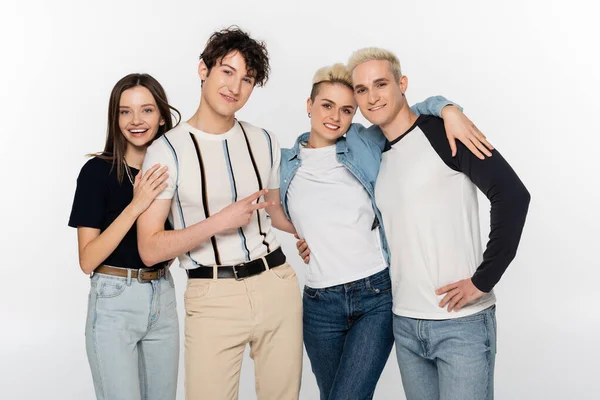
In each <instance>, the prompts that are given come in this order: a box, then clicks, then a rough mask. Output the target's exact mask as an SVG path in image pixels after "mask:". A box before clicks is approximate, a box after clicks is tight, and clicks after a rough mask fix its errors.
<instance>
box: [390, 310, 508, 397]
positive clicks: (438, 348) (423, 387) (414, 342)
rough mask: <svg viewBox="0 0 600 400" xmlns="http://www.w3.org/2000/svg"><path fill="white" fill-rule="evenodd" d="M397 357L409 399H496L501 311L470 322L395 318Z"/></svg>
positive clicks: (470, 318)
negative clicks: (495, 364)
mask: <svg viewBox="0 0 600 400" xmlns="http://www.w3.org/2000/svg"><path fill="white" fill-rule="evenodd" d="M394 338H395V341H396V355H397V357H398V365H399V367H400V374H401V376H402V385H403V386H404V393H405V394H406V398H407V400H438V399H439V400H492V399H493V398H494V362H495V359H496V307H495V306H492V307H489V308H487V309H485V310H483V311H480V312H478V313H475V314H472V315H468V316H466V317H461V318H454V319H445V320H425V319H415V318H407V317H400V316H397V315H394Z"/></svg>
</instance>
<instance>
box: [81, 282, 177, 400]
mask: <svg viewBox="0 0 600 400" xmlns="http://www.w3.org/2000/svg"><path fill="white" fill-rule="evenodd" d="M85 342H86V350H87V356H88V361H89V363H90V367H91V370H92V378H93V381H94V388H95V390H96V397H97V398H98V399H103V400H104V399H107V400H108V399H110V400H120V399H122V400H136V399H142V400H154V399H155V400H171V399H173V400H174V399H175V393H176V390H177V369H178V366H179V322H178V318H177V309H176V302H175V288H174V283H173V277H172V276H171V274H170V273H168V274H167V275H166V276H165V277H163V278H160V279H156V280H153V281H151V282H148V283H139V282H138V281H137V280H135V279H131V278H122V277H117V276H111V275H104V274H94V275H93V276H92V278H91V289H90V295H89V300H88V315H87V323H86V329H85Z"/></svg>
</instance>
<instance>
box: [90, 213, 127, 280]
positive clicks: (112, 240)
mask: <svg viewBox="0 0 600 400" xmlns="http://www.w3.org/2000/svg"><path fill="white" fill-rule="evenodd" d="M137 217H138V215H137V214H136V213H135V211H133V209H132V207H130V206H127V207H126V208H125V209H124V210H123V211H122V212H121V214H120V215H119V216H118V217H117V218H116V219H115V220H114V221H113V223H112V224H110V225H109V226H108V228H106V229H105V230H104V231H103V232H102V233H100V235H98V236H97V237H96V238H94V239H93V240H91V241H90V242H88V243H87V244H86V245H85V246H83V248H80V250H79V266H80V267H81V270H82V271H83V272H84V273H86V274H91V273H92V272H93V271H94V270H95V269H96V268H97V267H98V266H99V265H100V264H101V263H102V262H103V261H104V260H106V259H107V258H108V256H110V255H111V253H112V252H113V251H115V249H116V248H117V246H118V245H119V243H121V241H122V240H123V238H124V237H125V235H126V234H127V232H129V230H130V229H131V227H132V226H133V224H134V223H135V220H136V219H137Z"/></svg>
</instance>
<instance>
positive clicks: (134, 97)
mask: <svg viewBox="0 0 600 400" xmlns="http://www.w3.org/2000/svg"><path fill="white" fill-rule="evenodd" d="M164 124H165V120H164V119H163V118H162V116H161V115H160V111H159V109H158V107H157V105H156V101H155V99H154V97H153V96H152V93H150V91H149V90H148V89H147V88H145V87H143V86H135V87H133V88H131V89H127V90H125V91H123V93H121V98H120V99H119V128H120V130H121V133H122V134H123V136H125V139H126V140H127V142H128V145H129V144H131V145H133V146H136V147H146V146H148V145H149V144H150V143H151V142H152V139H154V137H155V136H156V133H157V132H158V128H159V127H160V126H162V125H164Z"/></svg>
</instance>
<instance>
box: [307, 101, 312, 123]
mask: <svg viewBox="0 0 600 400" xmlns="http://www.w3.org/2000/svg"><path fill="white" fill-rule="evenodd" d="M306 112H307V114H308V118H310V114H311V112H312V100H311V99H310V97H309V98H308V99H307V100H306Z"/></svg>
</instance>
